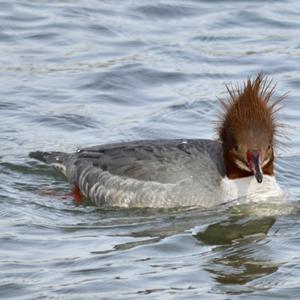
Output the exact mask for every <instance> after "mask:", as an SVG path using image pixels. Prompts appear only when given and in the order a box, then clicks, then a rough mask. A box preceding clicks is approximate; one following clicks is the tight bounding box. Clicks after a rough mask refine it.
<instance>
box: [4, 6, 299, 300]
mask: <svg viewBox="0 0 300 300" xmlns="http://www.w3.org/2000/svg"><path fill="white" fill-rule="evenodd" d="M0 7H1V10H0V20H1V23H0V24H1V26H0V53H1V55H0V75H1V81H0V82H1V85H0V91H1V98H0V128H1V130H0V174H1V182H0V226H1V233H0V266H1V267H0V298H1V299H144V298H145V299H159V298H161V299H200V298H201V299H274V298H277V299H296V298H297V297H298V295H299V292H300V288H299V286H300V279H299V278H300V270H299V263H300V255H299V248H300V238H299V236H300V235H299V234H300V223H299V216H300V213H299V197H300V188H299V180H300V175H299V169H300V163H299V158H300V138H299V135H298V130H299V125H300V122H299V113H300V102H299V101H298V100H299V99H298V97H299V94H300V79H299V78H300V71H299V63H300V59H299V58H300V35H299V30H300V19H299V13H300V4H299V2H298V1H296V0H289V1H271V0H266V1H225V0H218V1H196V0H194V1H193V0H187V1H184V0H173V1H171V0H169V1H168V0H161V1H144V0H141V1H133V0H132V1H129V0H124V1H114V0H106V1H99V0H97V1H96V0H91V1H83V0H77V1H67V0H65V1H62V0H59V1H58V0H57V1H46V0H44V1H35V0H31V1H29V0H24V1H0ZM259 71H264V72H266V73H267V74H268V75H270V76H271V77H272V78H274V80H275V81H276V82H277V83H278V84H277V91H278V92H277V95H281V94H284V93H286V92H288V97H287V99H286V101H285V102H284V107H283V109H282V110H281V112H280V121H281V122H282V123H285V124H287V125H288V126H287V127H286V128H285V129H284V132H283V137H284V139H283V142H284V145H283V147H281V148H279V149H278V151H277V154H278V159H277V161H276V170H277V178H278V181H279V183H280V185H281V186H282V188H283V189H284V190H285V191H286V193H287V196H286V200H285V202H284V203H282V204H280V203H277V204H274V203H267V204H256V205H253V204H245V205H243V206H240V207H236V206H235V205H228V206H222V207H217V208H214V209H212V210H208V211H202V210H198V209H196V210H195V209H193V210H182V209H181V210H180V209H174V210H162V209H160V210H150V209H142V210H141V209H139V210H136V209H130V210H126V209H108V210H101V209H99V208H96V207H94V206H92V205H90V204H89V203H86V204H85V205H80V204H77V203H76V202H75V201H74V200H73V198H72V196H71V195H70V194H69V193H70V186H69V184H68V183H66V181H65V180H64V178H63V176H61V175H59V174H58V173H57V172H56V171H54V170H52V169H50V168H49V167H47V166H44V165H41V164H40V163H38V162H35V161H33V160H31V159H30V158H28V152H29V151H33V150H37V149H39V150H49V149H50V150H51V149H55V150H60V151H74V150H76V149H77V148H80V147H85V146H92V145H95V144H100V143H109V142H116V141H125V140H126V141H127V140H135V139H152V138H183V137H185V138H198V137H201V138H212V137H215V136H216V135H215V132H214V121H215V120H216V115H217V114H218V112H219V108H218V100H217V97H221V98H222V97H225V96H226V89H225V86H224V84H228V83H230V82H239V83H241V82H242V81H243V80H245V79H246V78H247V77H248V76H249V75H252V76H254V75H255V74H256V73H257V72H259ZM287 136H289V137H290V138H289V139H286V137H287Z"/></svg>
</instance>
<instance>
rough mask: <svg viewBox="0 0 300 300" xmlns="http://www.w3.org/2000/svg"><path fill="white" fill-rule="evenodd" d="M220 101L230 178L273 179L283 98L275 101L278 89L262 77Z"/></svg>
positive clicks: (221, 133) (231, 92) (227, 169)
mask: <svg viewBox="0 0 300 300" xmlns="http://www.w3.org/2000/svg"><path fill="white" fill-rule="evenodd" d="M226 88H227V90H228V92H229V96H230V97H229V99H228V100H227V101H223V100H221V104H222V106H223V109H224V112H223V114H222V116H221V120H220V123H219V127H218V133H219V139H220V141H221V142H222V146H223V156H224V162H225V168H226V173H227V176H228V178H230V179H235V178H242V177H246V176H251V175H255V177H256V179H257V181H258V182H259V183H260V182H262V180H263V174H267V175H274V170H273V161H274V148H273V147H274V143H275V139H276V134H277V131H278V127H279V125H278V123H277V120H276V112H277V111H278V109H279V108H280V105H279V104H280V103H281V101H282V100H283V98H284V97H277V98H276V99H274V90H275V85H271V81H269V80H268V79H267V78H266V77H265V76H264V75H263V74H258V75H257V77H256V78H255V79H253V80H251V79H248V80H247V81H246V82H245V83H244V85H243V86H242V87H236V88H229V87H228V86H226Z"/></svg>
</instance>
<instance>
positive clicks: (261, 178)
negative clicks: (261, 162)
mask: <svg viewBox="0 0 300 300" xmlns="http://www.w3.org/2000/svg"><path fill="white" fill-rule="evenodd" d="M255 178H256V180H257V182H258V183H262V181H263V175H262V173H260V172H259V173H256V174H255Z"/></svg>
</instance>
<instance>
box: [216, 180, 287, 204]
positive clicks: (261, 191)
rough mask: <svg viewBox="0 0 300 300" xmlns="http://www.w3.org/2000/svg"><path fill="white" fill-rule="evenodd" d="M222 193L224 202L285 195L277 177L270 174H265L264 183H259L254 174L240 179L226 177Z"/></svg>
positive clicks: (222, 183)
mask: <svg viewBox="0 0 300 300" xmlns="http://www.w3.org/2000/svg"><path fill="white" fill-rule="evenodd" d="M221 194H222V198H223V201H224V202H228V201H232V200H235V199H243V202H245V200H249V201H254V202H261V201H268V200H274V199H281V198H282V197H283V191H282V189H281V188H280V187H279V185H278V184H277V182H276V179H275V177H274V176H269V175H264V177H263V182H262V183H258V182H257V180H256V178H255V177H254V176H250V177H244V178H239V179H229V178H227V177H225V178H224V179H223V180H222V182H221Z"/></svg>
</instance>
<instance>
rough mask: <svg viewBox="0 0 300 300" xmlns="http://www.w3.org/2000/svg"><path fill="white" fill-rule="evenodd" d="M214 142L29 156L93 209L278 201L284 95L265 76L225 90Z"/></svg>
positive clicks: (163, 143)
mask: <svg viewBox="0 0 300 300" xmlns="http://www.w3.org/2000/svg"><path fill="white" fill-rule="evenodd" d="M226 88H227V90H228V92H229V99H228V100H227V101H224V100H221V104H222V107H223V110H224V111H223V114H222V115H221V117H220V120H219V126H218V135H219V139H218V140H204V139H176V140H143V141H135V142H124V143H116V144H107V145H100V146H95V147H90V148H84V149H81V150H78V151H77V152H76V153H70V154H69V153H63V152H40V151H36V152H31V153H30V154H29V156H30V157H32V158H35V159H37V160H40V161H42V162H45V163H47V164H50V165H52V166H53V167H55V168H57V169H58V170H60V171H61V172H62V173H63V174H64V175H65V176H66V178H67V180H68V181H69V182H70V183H72V184H74V185H75V186H76V187H77V188H79V190H80V192H81V193H82V195H83V196H84V197H86V198H89V199H90V200H91V201H92V202H93V203H94V204H95V205H97V206H100V207H113V206H118V207H164V208H170V207H180V206H181V207H182V206H193V207H195V206H198V207H199V206H200V207H205V208H208V207H211V206H214V205H217V204H220V203H224V202H228V201H231V200H234V199H237V198H239V197H249V196H251V195H256V196H258V197H262V196H266V197H269V196H281V195H282V190H281V189H280V187H279V186H278V184H277V183H276V180H275V177H274V149H273V147H274V144H275V142H276V141H275V138H276V133H277V131H278V126H279V125H278V122H277V119H276V112H277V111H278V108H279V106H278V105H279V103H280V102H281V100H282V99H283V97H278V98H275V97H274V88H275V86H271V81H269V80H268V79H267V78H266V77H265V76H264V75H262V74H258V75H257V77H256V78H255V79H252V80H251V79H250V78H249V79H248V80H247V81H246V82H245V83H244V85H243V86H242V87H236V88H229V87H228V86H226Z"/></svg>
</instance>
